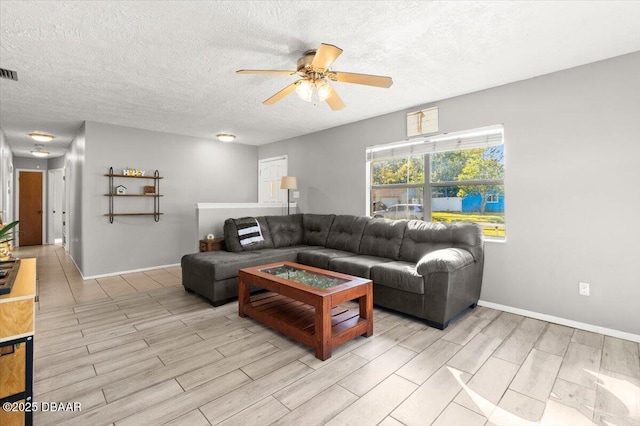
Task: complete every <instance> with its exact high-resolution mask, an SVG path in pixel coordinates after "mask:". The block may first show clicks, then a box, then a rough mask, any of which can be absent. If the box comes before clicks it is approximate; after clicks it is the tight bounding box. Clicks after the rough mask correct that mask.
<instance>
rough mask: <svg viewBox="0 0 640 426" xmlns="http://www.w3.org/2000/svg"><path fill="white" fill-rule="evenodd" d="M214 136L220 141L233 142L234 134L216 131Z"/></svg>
mask: <svg viewBox="0 0 640 426" xmlns="http://www.w3.org/2000/svg"><path fill="white" fill-rule="evenodd" d="M216 138H218V140H219V141H220V142H233V141H234V140H235V138H236V135H232V134H231V133H218V134H217V135H216Z"/></svg>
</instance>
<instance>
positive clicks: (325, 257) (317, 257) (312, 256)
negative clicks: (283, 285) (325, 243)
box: [298, 248, 355, 269]
mask: <svg viewBox="0 0 640 426" xmlns="http://www.w3.org/2000/svg"><path fill="white" fill-rule="evenodd" d="M349 256H355V253H351V252H350V251H344V250H336V249H329V248H319V249H316V250H304V251H300V252H298V263H302V264H304V265H309V266H315V267H316V268H322V269H329V261H330V260H331V259H334V258H337V257H349Z"/></svg>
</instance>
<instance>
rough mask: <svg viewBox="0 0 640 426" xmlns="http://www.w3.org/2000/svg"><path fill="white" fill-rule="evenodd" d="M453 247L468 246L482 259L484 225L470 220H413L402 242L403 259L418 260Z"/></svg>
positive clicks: (478, 259)
mask: <svg viewBox="0 0 640 426" xmlns="http://www.w3.org/2000/svg"><path fill="white" fill-rule="evenodd" d="M451 247H456V248H463V249H466V250H468V251H469V252H470V253H471V254H472V255H473V257H474V259H475V261H476V262H479V261H480V260H481V258H482V251H483V249H482V247H483V238H482V229H481V228H480V227H479V226H478V225H476V224H475V223H468V222H453V223H449V224H444V223H432V222H424V221H422V220H410V221H409V222H408V223H407V229H406V231H405V233H404V238H403V240H402V244H401V246H400V260H404V261H407V262H418V261H419V260H420V259H421V258H422V257H424V255H426V254H427V253H430V252H432V251H435V250H440V249H445V248H451Z"/></svg>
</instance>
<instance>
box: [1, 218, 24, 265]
mask: <svg viewBox="0 0 640 426" xmlns="http://www.w3.org/2000/svg"><path fill="white" fill-rule="evenodd" d="M18 222H20V221H19V220H16V221H13V222H11V223H9V224H7V225H3V224H2V221H0V262H4V261H7V260H11V245H10V244H9V242H10V241H13V238H12V237H13V231H11V230H12V229H13V228H14V227H15V226H16V225H17V224H18Z"/></svg>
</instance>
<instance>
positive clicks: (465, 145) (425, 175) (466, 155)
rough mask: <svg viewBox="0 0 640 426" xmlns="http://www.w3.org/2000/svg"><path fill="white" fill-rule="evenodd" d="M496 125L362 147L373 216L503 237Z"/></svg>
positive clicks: (500, 161) (501, 151)
mask: <svg viewBox="0 0 640 426" xmlns="http://www.w3.org/2000/svg"><path fill="white" fill-rule="evenodd" d="M503 148H504V145H503V128H502V126H491V127H487V128H482V129H476V130H471V131H465V132H456V133H450V134H445V135H438V136H433V137H430V138H426V139H425V138H421V139H414V140H412V141H404V142H401V143H395V144H388V145H380V146H374V147H370V148H367V161H368V165H369V173H370V177H371V179H370V188H369V196H370V198H369V199H370V204H369V205H370V208H371V215H372V216H374V217H386V218H389V219H424V220H431V221H434V222H452V221H467V222H475V223H478V224H479V225H480V226H482V229H483V232H484V234H485V236H487V237H491V238H498V239H502V238H504V237H505V231H506V229H505V216H504V199H505V196H504V149H503Z"/></svg>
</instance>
